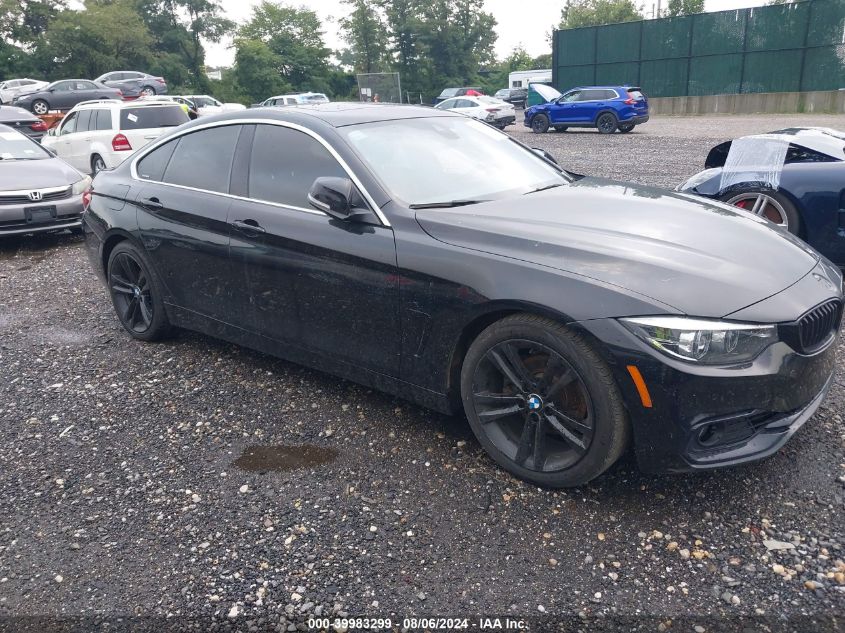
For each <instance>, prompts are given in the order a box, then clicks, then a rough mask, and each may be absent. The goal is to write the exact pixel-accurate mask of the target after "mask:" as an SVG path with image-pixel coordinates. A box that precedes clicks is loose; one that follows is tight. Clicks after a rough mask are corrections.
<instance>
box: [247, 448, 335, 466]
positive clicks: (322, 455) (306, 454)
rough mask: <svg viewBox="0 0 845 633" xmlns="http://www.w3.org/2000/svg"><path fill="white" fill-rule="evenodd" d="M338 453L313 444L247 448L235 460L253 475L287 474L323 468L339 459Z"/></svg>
mask: <svg viewBox="0 0 845 633" xmlns="http://www.w3.org/2000/svg"><path fill="white" fill-rule="evenodd" d="M337 456H338V452H337V451H336V450H335V449H333V448H324V447H322V446H314V445H312V444H301V445H299V446H286V445H284V444H276V445H273V446H247V447H246V448H245V449H244V452H243V453H241V456H240V457H238V458H237V459H236V460H235V466H237V467H238V468H240V469H241V470H245V471H247V472H251V473H264V472H270V471H273V472H287V471H289V470H296V469H298V468H309V467H311V466H321V465H323V464H328V463H330V462H333V461H334V460H335V459H337Z"/></svg>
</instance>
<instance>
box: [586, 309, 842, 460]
mask: <svg viewBox="0 0 845 633" xmlns="http://www.w3.org/2000/svg"><path fill="white" fill-rule="evenodd" d="M578 325H579V326H580V327H582V328H583V329H585V330H586V331H588V332H589V333H590V334H592V335H593V336H595V337H596V338H598V339H599V340H601V341H603V342H604V343H605V345H606V351H607V353H608V358H607V360H608V361H609V362H610V365H611V367H612V369H613V372H614V375H615V378H616V381H617V384H618V385H619V387H620V390H621V392H622V395H623V398H624V400H625V405H626V408H627V410H628V415H629V418H630V420H631V424H632V427H633V432H634V439H635V450H636V455H637V460H638V462H639V465H640V468H641V469H642V470H643V471H645V472H651V473H667V472H688V471H695V470H708V469H712V468H721V467H725V466H734V465H737V464H742V463H746V462H751V461H756V460H759V459H763V458H765V457H768V456H769V455H772V454H773V453H775V452H776V451H777V450H779V449H780V448H781V447H782V446H783V445H784V444H785V443H786V442H787V441H788V440H789V438H790V437H792V435H793V434H794V433H795V432H796V431H797V430H798V429H799V428H800V427H801V426H802V425H803V424H804V423H805V422H806V421H807V420H808V419H810V418H811V417H812V415H813V413H815V411H816V409H818V407H819V406H820V404H821V403H822V401H823V400H824V397H825V395H826V394H827V391H828V389H829V388H830V385H831V384H832V382H833V373H834V371H835V352H836V346H837V343H838V337H837V338H835V339H833V340H832V341H831V342H830V343H829V344H828V345H827V346H826V347H825V348H824V349H823V350H821V351H819V352H816V353H815V354H812V355H802V354H799V353H797V352H795V351H794V350H793V349H792V348H791V347H789V345H787V344H786V343H784V342H778V343H775V344H774V345H772V346H770V347H769V348H768V349H766V350H765V351H763V353H761V354H760V355H759V356H758V357H757V358H756V359H755V360H754V361H752V362H750V363H746V364H744V365H738V366H734V367H730V368H726V367H713V366H710V367H708V366H699V365H694V364H691V363H686V362H683V361H680V360H675V359H671V358H668V357H666V356H664V355H663V354H661V353H660V352H658V351H656V350H653V349H651V348H650V347H649V346H648V345H646V344H645V343H644V342H643V341H641V340H640V339H638V338H637V337H636V336H634V334H632V333H631V332H629V331H628V330H627V329H626V328H625V327H624V326H623V325H622V324H620V323H619V322H617V321H616V320H614V319H598V320H595V321H585V322H581V323H579V324H578ZM631 365H633V366H635V367H636V368H637V369H638V370H639V371H640V374H641V375H642V377H643V380H644V382H645V384H646V386H647V388H648V392H649V395H650V396H651V401H652V406H651V407H650V408H649V407H646V406H645V405H644V404H643V401H642V399H641V397H640V393H639V391H638V390H637V388H636V385H635V384H634V381H633V380H632V378H631V375H630V374H629V372H628V366H631Z"/></svg>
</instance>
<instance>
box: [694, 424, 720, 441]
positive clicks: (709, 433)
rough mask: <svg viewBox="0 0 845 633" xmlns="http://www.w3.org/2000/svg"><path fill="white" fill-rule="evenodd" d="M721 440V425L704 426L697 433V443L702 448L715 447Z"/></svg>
mask: <svg viewBox="0 0 845 633" xmlns="http://www.w3.org/2000/svg"><path fill="white" fill-rule="evenodd" d="M721 439H722V425H721V424H705V425H704V426H703V427H702V428H701V430H700V431H699V432H698V443H699V444H701V445H702V446H715V445H716V444H718V443H719V441H720V440H721Z"/></svg>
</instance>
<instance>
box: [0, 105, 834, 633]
mask: <svg viewBox="0 0 845 633" xmlns="http://www.w3.org/2000/svg"><path fill="white" fill-rule="evenodd" d="M799 123H800V124H804V125H806V124H814V125H834V126H838V127H845V125H844V124H843V123H845V122H843V117H824V116H815V117H809V116H807V117H796V116H793V117H750V116H748V117H711V118H704V117H702V118H692V119H683V118H656V119H654V120H653V121H651V122H649V123H648V124H647V125H645V126H643V127H641V128H637V130H635V132H634V133H632V134H629V135H625V136H623V135H614V136H613V137H604V136H599V135H598V134H597V133H595V132H594V131H582V132H567V133H550V134H546V135H543V136H536V135H533V134H531V133H530V132H528V131H527V129H524V128H522V127H521V125H520V126H514V127H513V128H511V129H512V130H513V133H514V134H515V135H516V136H518V137H519V138H520V139H522V140H525V141H526V142H528V143H529V144H531V145H533V146H541V147H544V148H546V149H548V150H549V151H551V152H552V153H553V154H554V155H555V156H556V157H557V158H558V160H560V162H561V163H562V164H565V165H567V166H569V167H571V168H572V169H573V170H575V171H579V172H582V173H587V174H597V175H602V176H612V177H616V178H627V179H631V180H636V181H639V182H644V183H652V184H658V185H664V186H673V185H675V184H676V183H678V182H679V181H681V180H682V179H683V178H684V177H686V176H688V175H690V174H692V173H694V172H695V171H696V170H697V169H699V168H700V165H701V164H702V162H703V159H704V156H705V154H706V152H707V150H708V149H709V147H710V146H711V145H712V144H714V143H715V142H717V141H720V140H723V139H727V138H729V137H731V136H733V135H738V134H742V133H748V132H752V131H766V130H770V129H775V128H779V127H786V126H788V125H794V124H799ZM841 340H845V339H841ZM842 348H843V344H842V343H840V349H839V354H840V358H844V357H845V349H842ZM843 368H845V366H844V365H843V364H842V363H840V365H839V370H838V372H837V376H836V384H835V385H834V387H833V389H832V391H831V393H830V395H829V397H828V398H827V400H826V402H825V403H824V405H823V406H822V408H821V409H820V410H819V412H818V413H817V414H816V415H815V416H814V418H813V419H812V420H810V422H808V423H807V425H806V426H805V427H804V428H803V429H802V430H801V431H800V432H799V433H798V434H797V435H796V436H795V437H794V438H793V440H792V441H791V442H790V443H789V444H788V445H787V446H786V447H785V449H784V450H782V451H781V452H780V453H778V454H777V455H776V456H774V457H772V458H771V459H769V460H767V461H764V462H762V463H759V464H755V465H751V466H747V467H742V468H736V469H732V470H725V471H720V472H714V473H708V474H698V475H684V476H666V477H655V476H647V475H643V474H641V473H640V472H639V471H638V470H637V468H636V465H635V463H634V461H633V459H632V458H631V457H630V456H629V457H626V458H623V460H622V461H621V462H620V463H619V464H617V465H616V466H614V467H613V468H612V469H611V470H610V471H609V472H608V473H606V474H605V475H604V476H602V477H601V478H600V479H598V480H597V481H595V482H594V483H593V484H592V485H589V486H585V487H582V488H580V489H575V490H568V491H563V492H560V491H558V492H555V491H551V490H542V489H538V488H537V487H534V486H531V485H528V484H525V483H523V482H521V481H518V480H516V479H514V478H512V477H510V476H509V475H508V474H506V473H505V472H503V471H501V470H499V469H498V468H496V467H495V466H494V465H493V463H492V462H491V461H490V460H489V459H487V457H485V455H484V454H483V453H482V451H481V449H480V447H479V445H478V443H477V442H476V441H475V439H474V438H473V437H472V435H471V433H470V430H469V428H468V425H467V424H466V421H465V420H464V419H462V418H449V417H444V416H441V415H438V414H434V413H432V412H429V411H426V410H423V409H420V408H417V407H415V406H411V405H409V404H408V403H406V402H403V401H400V400H396V399H393V398H390V397H387V396H384V395H381V394H379V393H376V392H372V391H370V390H368V389H365V388H362V387H359V386H356V385H354V384H351V383H348V382H342V381H340V380H337V379H334V378H332V377H330V376H326V375H324V374H320V373H317V372H313V371H310V370H307V369H303V368H301V367H298V366H295V365H291V364H289V363H286V362H283V361H280V360H277V359H274V358H270V357H267V356H263V355H261V354H259V353H256V352H252V351H249V350H245V349H240V348H237V347H235V346H232V345H228V344H225V343H221V342H218V341H215V340H212V339H209V338H206V337H203V336H199V335H195V334H190V333H181V334H179V335H178V336H176V337H175V338H173V339H172V340H169V341H167V342H165V343H160V344H143V343H138V342H134V341H132V340H131V339H130V338H129V337H128V336H127V335H126V334H125V333H124V332H123V331H122V330H121V328H120V326H119V325H118V322H117V320H116V318H115V317H114V315H113V313H112V309H111V305H110V302H109V301H108V299H107V296H106V293H105V291H104V289H103V288H102V287H101V286H100V284H99V282H98V281H97V280H96V278H95V277H94V275H93V273H92V272H91V270H90V267H89V264H88V262H87V259H86V258H85V254H84V252H83V248H82V245H81V243H80V242H79V240H78V239H76V238H71V237H69V236H66V237H34V238H25V239H15V240H6V241H4V242H0V385H1V386H0V421H1V422H2V423H0V446H1V447H2V449H1V450H0V491H2V492H0V630H5V631H18V630H23V629H25V628H27V627H29V629H30V630H38V631H47V630H70V629H68V628H67V627H69V626H71V624H70V623H74V622H75V623H76V625H77V626H78V628H76V629H73V630H80V631H81V630H89V629H91V628H94V624H93V620H73V619H69V618H75V617H76V618H80V617H81V618H111V619H112V621H111V624H112V628H111V630H118V629H119V628H120V626H119V623H117V622H115V621H114V620H113V618H117V617H123V618H130V619H129V620H125V621H123V623H124V625H127V626H128V624H127V623H132V626H134V627H135V628H133V629H132V630H140V629H141V628H142V626H143V625H144V624H145V625H147V626H148V627H149V628H150V629H155V630H160V631H161V630H171V629H173V630H175V629H178V628H190V627H191V626H194V627H195V629H196V630H209V629H215V630H227V629H232V630H244V631H246V630H255V631H258V630H260V631H264V630H279V631H284V630H295V629H296V626H297V625H299V627H300V629H302V630H306V629H307V624H306V623H305V618H306V616H308V615H323V616H327V615H331V616H336V615H340V616H345V615H348V616H370V617H390V618H392V619H393V622H394V623H397V622H398V623H399V624H400V625H401V620H402V618H403V617H406V616H420V615H432V616H444V617H446V616H453V617H457V616H463V617H471V618H472V619H471V620H470V628H471V629H479V628H480V624H479V622H478V621H477V617H478V616H489V617H492V616H500V617H505V616H507V617H510V618H513V619H523V627H522V628H529V627H530V628H531V630H534V631H547V630H575V629H577V628H578V627H582V628H584V629H585V630H611V629H612V630H634V629H635V628H638V627H642V630H648V631H658V630H661V631H665V630H669V629H671V630H676V631H696V632H697V633H701V632H702V631H714V630H736V628H737V627H739V620H738V619H737V618H739V617H741V616H748V617H750V618H755V617H756V618H758V619H757V620H751V621H745V624H746V625H747V626H752V625H754V626H762V624H763V623H765V624H766V625H768V626H771V627H773V629H772V630H779V629H778V627H783V630H793V629H794V630H799V631H811V630H813V631H815V630H839V629H837V628H836V627H837V626H838V625H837V623H836V622H835V621H833V620H824V618H826V617H833V616H836V615H837V614H838V615H839V616H840V617H841V616H842V614H845V563H843V559H845V520H843V516H845V424H843V419H842V416H843V411H845V371H843ZM301 445H309V446H313V448H309V449H307V450H304V449H298V448H296V447H298V446H301ZM289 447H294V448H289ZM26 616H29V617H33V616H41V617H45V616H50V617H55V618H60V619H59V620H50V621H46V620H35V619H27V618H26ZM813 617H816V618H822V619H823V620H824V621H821V622H816V623H812V622H811V619H812V618H813ZM164 618H168V619H164ZM190 618H195V619H193V620H191V619H190ZM789 618H791V619H789ZM579 623H580V624H579ZM62 627H65V628H62ZM790 627H791V628H790ZM71 628H72V626H71ZM414 628H421V627H414ZM755 630H756V629H755Z"/></svg>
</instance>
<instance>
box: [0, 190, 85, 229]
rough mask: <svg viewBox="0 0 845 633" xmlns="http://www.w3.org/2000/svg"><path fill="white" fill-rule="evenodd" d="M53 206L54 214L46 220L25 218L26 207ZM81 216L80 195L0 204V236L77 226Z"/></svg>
mask: <svg viewBox="0 0 845 633" xmlns="http://www.w3.org/2000/svg"><path fill="white" fill-rule="evenodd" d="M33 207H55V210H56V213H55V216H54V217H53V218H51V219H49V220H46V221H38V222H33V221H31V220H28V219H27V213H26V209H27V208H33ZM81 218H82V195H75V196H70V197H68V198H63V199H61V200H51V201H48V202H29V203H27V204H0V236H2V235H23V234H26V233H44V232H48V231H61V230H63V229H73V228H77V227H79V226H80V224H81Z"/></svg>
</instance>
